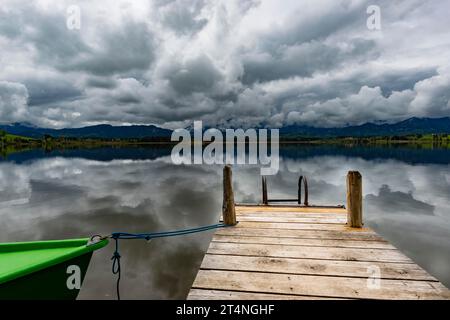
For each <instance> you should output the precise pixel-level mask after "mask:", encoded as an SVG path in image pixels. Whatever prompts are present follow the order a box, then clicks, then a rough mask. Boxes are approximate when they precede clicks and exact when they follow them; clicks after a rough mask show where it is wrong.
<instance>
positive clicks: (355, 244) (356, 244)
mask: <svg viewBox="0 0 450 320" xmlns="http://www.w3.org/2000/svg"><path fill="white" fill-rule="evenodd" d="M212 241H216V242H229V243H257V244H280V245H293V246H317V247H335V248H369V249H387V250H397V249H396V248H395V247H394V246H393V245H391V244H390V243H388V242H387V241H357V240H329V239H300V238H279V237H258V236H255V237H249V236H234V235H222V234H215V235H214V236H213V238H212ZM299 250H302V249H301V248H299Z"/></svg>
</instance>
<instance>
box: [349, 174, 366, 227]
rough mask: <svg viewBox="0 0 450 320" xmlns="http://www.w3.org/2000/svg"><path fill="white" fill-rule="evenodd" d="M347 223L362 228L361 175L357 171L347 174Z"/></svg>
mask: <svg viewBox="0 0 450 320" xmlns="http://www.w3.org/2000/svg"><path fill="white" fill-rule="evenodd" d="M347 225H348V226H350V227H352V228H362V226H363V221H362V177H361V174H360V173H359V172H358V171H349V172H348V174H347Z"/></svg>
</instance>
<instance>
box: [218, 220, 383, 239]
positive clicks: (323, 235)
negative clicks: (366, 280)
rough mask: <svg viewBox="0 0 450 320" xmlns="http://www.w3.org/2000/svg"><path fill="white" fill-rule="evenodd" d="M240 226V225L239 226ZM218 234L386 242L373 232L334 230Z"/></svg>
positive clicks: (252, 230) (229, 230)
mask: <svg viewBox="0 0 450 320" xmlns="http://www.w3.org/2000/svg"><path fill="white" fill-rule="evenodd" d="M238 225H239V224H238ZM216 234H220V235H239V236H247V235H248V236H260V237H264V236H268V237H280V238H311V239H334V240H341V239H343V240H361V241H384V240H383V238H381V237H380V236H379V235H378V234H376V233H375V232H373V231H371V230H366V231H356V232H352V231H349V232H344V231H333V230H322V231H320V230H290V229H284V230H280V229H261V228H243V227H242V226H241V227H240V228H238V227H232V228H226V229H218V230H217V231H216Z"/></svg>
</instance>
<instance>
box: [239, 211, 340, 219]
mask: <svg viewBox="0 0 450 320" xmlns="http://www.w3.org/2000/svg"><path fill="white" fill-rule="evenodd" d="M237 215H238V217H245V216H250V217H277V218H336V219H342V218H344V219H346V218H347V214H345V213H304V212H272V211H269V212H253V211H248V212H237Z"/></svg>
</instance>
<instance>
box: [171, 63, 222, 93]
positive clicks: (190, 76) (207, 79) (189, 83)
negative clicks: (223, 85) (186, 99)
mask: <svg viewBox="0 0 450 320" xmlns="http://www.w3.org/2000/svg"><path fill="white" fill-rule="evenodd" d="M165 76H166V77H167V79H168V80H169V82H170V85H171V86H172V88H173V89H174V90H175V91H176V92H177V93H180V94H183V95H184V94H190V93H194V92H208V91H209V90H210V89H211V88H212V87H213V86H214V85H215V83H216V82H217V81H219V80H220V79H221V74H220V72H219V70H218V69H217V68H216V67H215V66H214V64H213V62H212V61H211V59H209V58H208V57H207V56H205V55H201V56H198V57H196V58H193V59H190V60H188V61H186V62H184V63H176V64H173V65H170V66H169V67H168V69H167V70H166V71H165Z"/></svg>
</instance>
